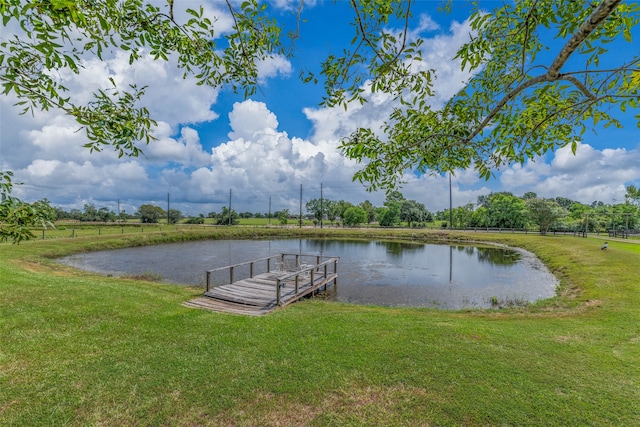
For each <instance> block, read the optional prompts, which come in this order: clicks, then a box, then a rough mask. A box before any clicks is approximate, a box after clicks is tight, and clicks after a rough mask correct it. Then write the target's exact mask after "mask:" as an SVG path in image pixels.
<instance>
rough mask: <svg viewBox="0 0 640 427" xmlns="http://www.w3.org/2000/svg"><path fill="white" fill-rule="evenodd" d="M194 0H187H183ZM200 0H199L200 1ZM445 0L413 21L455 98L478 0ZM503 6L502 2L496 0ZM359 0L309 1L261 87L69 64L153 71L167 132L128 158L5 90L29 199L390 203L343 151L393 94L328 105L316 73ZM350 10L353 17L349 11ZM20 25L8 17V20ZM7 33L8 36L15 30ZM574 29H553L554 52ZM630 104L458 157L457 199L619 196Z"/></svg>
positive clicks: (83, 78)
mask: <svg viewBox="0 0 640 427" xmlns="http://www.w3.org/2000/svg"><path fill="white" fill-rule="evenodd" d="M177 4H182V2H177ZM188 4H189V6H191V7H194V6H195V5H196V2H195V1H192V2H188ZM203 4H205V6H206V8H207V13H209V14H210V16H216V17H219V18H220V19H219V21H218V22H220V31H222V32H224V31H225V25H228V23H229V22H230V21H229V20H228V14H227V12H226V10H225V8H224V2H220V1H212V2H208V3H207V2H203ZM440 4H441V2H440V1H418V2H416V3H415V5H414V15H415V19H414V20H413V21H412V23H411V27H412V29H416V28H418V27H420V28H422V31H421V35H422V36H423V37H424V38H425V39H426V41H425V44H424V49H425V51H424V58H425V60H426V62H427V64H428V65H429V66H430V67H433V68H436V70H437V72H438V80H437V89H438V93H437V99H436V101H438V100H443V99H446V97H447V96H450V94H452V93H454V92H455V91H456V90H458V89H459V88H460V87H461V82H462V81H463V80H464V79H467V78H469V77H470V75H468V74H467V73H464V72H461V71H460V69H459V64H458V63H456V62H455V61H453V59H452V58H453V53H454V52H455V50H456V49H457V47H458V46H459V45H460V44H461V43H463V42H464V41H466V40H467V39H468V34H469V27H468V23H467V22H466V20H467V18H468V13H469V9H468V3H466V2H454V4H453V5H454V8H453V12H452V13H451V14H448V15H445V14H442V13H441V12H439V11H438V10H437V8H438V7H439V6H440ZM481 4H482V6H483V7H484V8H486V9H491V8H493V7H495V6H497V5H500V4H501V2H493V1H483V2H481ZM294 6H297V3H291V2H286V1H285V0H280V1H278V2H274V3H271V7H272V8H273V9H274V10H275V11H277V13H278V14H279V16H280V17H279V21H280V22H283V23H284V24H285V25H286V26H287V28H293V27H292V26H293V25H294V23H295V13H294V10H295V9H294ZM347 6H348V5H347V3H346V2H337V3H334V2H330V1H327V2H322V1H318V2H306V3H305V9H304V13H303V20H304V21H303V22H302V23H301V34H300V38H298V39H297V40H296V42H295V48H296V56H295V57H294V58H290V59H287V58H278V59H277V60H274V61H271V62H269V63H266V64H263V66H262V67H261V69H262V74H261V76H262V78H261V82H260V87H259V88H258V91H257V93H256V94H255V96H252V97H251V98H250V99H248V100H245V99H243V98H242V97H241V96H238V95H235V94H233V93H231V92H230V91H228V90H226V89H213V88H205V87H201V86H197V85H195V83H194V82H193V80H191V79H187V80H182V79H181V78H180V76H181V73H180V71H179V70H177V69H176V68H175V66H174V64H173V63H172V62H171V61H169V63H164V62H158V61H152V60H150V59H145V60H143V61H140V63H137V64H134V65H133V66H129V65H128V63H127V61H126V58H125V56H124V55H118V54H114V55H112V57H110V58H107V60H106V61H105V62H99V61H97V60H96V59H95V58H87V59H86V63H85V68H86V69H85V71H83V72H82V73H81V74H80V76H73V75H65V74H62V75H61V76H60V78H61V79H63V80H64V82H65V84H67V85H68V86H69V87H70V88H71V90H72V93H74V95H77V96H79V97H83V96H87V94H89V93H91V91H94V90H95V89H96V88H98V87H105V86H106V85H107V83H108V77H109V76H111V77H112V78H115V79H116V81H118V82H120V83H121V84H127V83H137V84H139V85H148V86H149V88H148V90H147V96H146V99H145V101H146V103H147V105H148V106H149V108H150V110H151V112H152V114H153V115H154V117H156V118H157V120H158V123H159V127H158V130H157V136H158V141H156V142H154V143H153V144H152V145H150V146H148V147H145V148H144V152H145V155H144V156H143V157H140V158H129V159H118V158H117V156H116V155H115V154H114V153H111V152H103V153H94V154H90V153H89V152H88V151H87V150H86V149H83V148H82V145H83V143H84V140H83V135H82V133H81V132H76V130H77V128H78V126H77V125H75V124H74V123H73V122H72V121H71V120H70V119H69V118H68V117H65V116H64V115H62V114H59V113H58V112H47V113H40V114H37V115H36V116H35V117H32V116H20V115H18V114H17V111H18V110H17V109H16V108H14V107H12V104H13V102H15V100H14V99H11V98H8V97H3V98H0V108H1V113H2V114H1V115H0V124H1V125H2V130H1V133H0V138H1V139H0V153H1V157H0V163H1V164H2V167H3V169H10V170H13V171H14V172H15V174H16V178H17V180H18V181H22V182H23V183H24V185H22V186H20V187H19V188H18V189H17V190H16V192H17V195H18V196H21V197H23V198H24V199H26V200H37V199H40V198H43V197H46V198H48V199H49V200H50V201H52V202H53V204H54V205H56V206H61V207H63V208H65V209H71V208H79V209H82V207H83V205H84V204H86V203H92V204H95V205H96V206H97V207H102V206H107V207H109V208H111V209H113V210H116V209H117V203H118V200H119V201H120V206H121V208H123V209H125V210H126V211H127V212H129V213H133V212H135V211H136V210H137V208H138V207H139V206H140V205H141V204H144V203H151V204H157V205H160V206H163V207H165V206H166V199H167V193H169V194H171V206H172V208H177V209H180V210H182V211H183V213H186V214H193V215H197V214H199V213H205V214H206V213H208V212H211V211H216V212H219V211H220V210H221V209H222V206H224V205H226V204H227V203H228V200H229V190H232V194H233V197H232V208H233V209H235V210H237V211H241V212H244V211H251V212H267V211H268V209H269V200H271V210H272V211H275V210H280V209H289V210H290V211H291V212H294V213H297V212H298V206H299V190H300V185H302V187H303V203H304V202H306V201H307V200H309V199H312V198H318V197H320V185H321V183H322V185H323V195H324V197H326V198H329V199H333V200H339V199H345V200H349V201H352V202H354V203H359V202H361V201H364V200H366V199H368V200H370V201H372V202H373V203H374V204H376V205H382V202H383V201H384V193H383V192H375V193H367V192H366V191H365V190H364V187H363V186H362V185H360V184H359V183H354V182H352V181H351V177H352V176H353V173H354V172H355V171H356V170H357V168H358V166H357V165H356V164H355V163H354V162H353V161H350V160H348V159H345V158H343V157H342V156H341V155H340V153H339V151H338V150H337V146H338V145H339V142H340V139H341V138H342V137H344V136H346V135H348V134H349V133H350V132H351V131H352V130H353V129H355V127H357V126H372V127H376V126H379V125H380V123H381V120H382V119H383V118H384V116H385V113H388V111H389V110H390V108H392V107H393V103H392V102H391V101H390V100H389V99H385V98H384V97H381V96H379V95H376V96H371V97H370V98H371V102H370V103H368V104H365V105H364V106H354V107H353V108H350V109H349V110H348V111H346V112H345V111H344V110H343V109H341V108H333V109H326V108H320V107H319V105H318V104H319V102H320V99H321V96H322V86H321V85H319V86H313V85H304V84H302V83H301V82H300V81H299V79H298V74H299V72H300V71H301V69H303V68H309V69H312V70H317V67H318V64H319V63H320V61H321V60H322V59H323V58H324V57H325V56H326V55H327V54H328V53H331V52H335V53H339V52H340V51H341V49H342V48H343V47H345V46H346V45H347V43H348V41H349V40H350V39H351V37H352V35H353V33H352V29H351V28H350V26H349V24H348V20H347V18H348V17H350V15H349V9H348V7H347ZM345 17H347V18H345ZM5 34H6V31H5ZM3 37H5V36H4V35H3ZM561 45H562V43H560V42H558V41H550V48H551V50H550V55H553V52H554V49H556V50H557V49H559V48H560V47H561ZM637 54H638V52H637V48H634V45H633V44H621V45H619V46H616V50H615V55H617V56H620V55H624V56H627V55H628V56H633V55H637ZM634 114H637V112H629V113H628V114H627V115H626V116H624V117H623V116H620V118H621V119H622V120H623V121H624V125H625V126H624V128H623V129H598V133H597V134H593V133H591V132H588V133H587V134H586V135H585V137H584V140H583V141H582V142H581V144H580V145H579V147H578V151H577V153H576V155H575V156H574V155H573V154H572V153H571V151H570V150H568V149H560V150H557V151H556V152H554V153H548V154H547V155H546V156H544V157H543V158H541V159H536V161H535V162H533V161H531V162H527V163H526V164H525V165H512V166H510V167H507V168H503V169H502V170H500V171H496V173H495V178H494V179H492V180H490V181H484V180H481V179H479V178H478V176H477V173H475V172H474V171H472V170H467V171H456V176H455V178H454V180H453V182H454V183H453V199H454V205H460V204H465V203H470V202H471V203H473V202H475V201H476V200H477V197H478V196H479V195H483V194H488V193H489V192H491V191H511V192H513V193H514V194H516V195H522V194H523V193H524V192H526V191H534V192H536V193H537V194H538V195H539V196H541V197H557V196H562V197H568V198H571V199H574V200H578V201H581V202H584V203H591V202H592V201H594V200H601V201H603V202H605V203H619V202H622V201H623V200H624V193H625V190H624V187H625V185H629V184H636V185H639V184H640V181H639V178H640V168H639V166H638V165H640V148H639V147H640V132H638V126H637V120H635V119H634V117H633V115H634ZM408 181H409V182H408V183H407V184H406V185H405V186H404V187H403V188H402V189H401V191H402V192H403V194H404V195H405V196H406V197H407V198H410V199H415V200H418V201H419V202H421V203H424V204H425V206H426V207H427V208H428V209H430V210H432V211H437V210H442V209H445V208H447V207H448V197H449V192H448V191H449V190H448V180H447V179H445V178H443V177H437V176H409V177H408Z"/></svg>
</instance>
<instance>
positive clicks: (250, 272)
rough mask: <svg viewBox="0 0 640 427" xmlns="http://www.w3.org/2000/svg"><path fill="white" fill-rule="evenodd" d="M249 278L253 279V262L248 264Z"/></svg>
mask: <svg viewBox="0 0 640 427" xmlns="http://www.w3.org/2000/svg"><path fill="white" fill-rule="evenodd" d="M249 278H251V279H253V262H252V263H251V264H249Z"/></svg>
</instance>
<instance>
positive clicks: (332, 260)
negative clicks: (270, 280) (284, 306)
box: [276, 256, 338, 305]
mask: <svg viewBox="0 0 640 427" xmlns="http://www.w3.org/2000/svg"><path fill="white" fill-rule="evenodd" d="M320 258H321V257H320V256H318V257H317V260H316V264H315V265H314V264H299V268H298V269H297V270H296V271H293V272H290V273H285V274H283V275H281V276H279V277H278V278H277V279H276V304H278V305H280V302H281V289H282V286H283V285H284V284H285V283H286V282H287V281H291V279H293V282H294V286H295V288H294V291H295V294H296V295H298V293H299V291H300V289H299V285H300V278H301V277H302V278H303V279H304V280H306V279H307V278H309V285H310V289H312V290H313V289H316V288H319V287H321V286H323V285H324V286H326V285H327V283H329V282H330V281H333V286H334V289H335V288H336V286H337V284H338V283H337V280H338V258H337V257H327V258H328V259H327V260H326V261H321V260H320ZM329 266H333V271H331V272H330V271H329Z"/></svg>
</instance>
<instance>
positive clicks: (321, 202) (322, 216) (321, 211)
mask: <svg viewBox="0 0 640 427" xmlns="http://www.w3.org/2000/svg"><path fill="white" fill-rule="evenodd" d="M322 204H323V201H322V183H320V228H322V218H324V208H323V206H322Z"/></svg>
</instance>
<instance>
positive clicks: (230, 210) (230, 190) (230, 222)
mask: <svg viewBox="0 0 640 427" xmlns="http://www.w3.org/2000/svg"><path fill="white" fill-rule="evenodd" d="M229 225H231V189H229Z"/></svg>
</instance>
